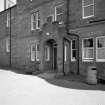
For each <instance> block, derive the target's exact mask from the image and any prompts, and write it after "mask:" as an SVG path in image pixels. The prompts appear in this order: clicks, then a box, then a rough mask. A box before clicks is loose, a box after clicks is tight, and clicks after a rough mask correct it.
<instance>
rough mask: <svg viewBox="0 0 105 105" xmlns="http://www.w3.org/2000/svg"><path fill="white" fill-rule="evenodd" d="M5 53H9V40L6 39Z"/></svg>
mask: <svg viewBox="0 0 105 105" xmlns="http://www.w3.org/2000/svg"><path fill="white" fill-rule="evenodd" d="M6 52H10V38H7V39H6Z"/></svg>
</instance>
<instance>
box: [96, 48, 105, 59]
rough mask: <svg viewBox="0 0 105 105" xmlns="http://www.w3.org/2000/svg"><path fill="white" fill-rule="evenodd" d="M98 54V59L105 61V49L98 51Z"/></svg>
mask: <svg viewBox="0 0 105 105" xmlns="http://www.w3.org/2000/svg"><path fill="white" fill-rule="evenodd" d="M97 54H98V55H97V58H98V59H105V48H100V49H97Z"/></svg>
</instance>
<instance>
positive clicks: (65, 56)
mask: <svg viewBox="0 0 105 105" xmlns="http://www.w3.org/2000/svg"><path fill="white" fill-rule="evenodd" d="M64 62H67V45H66V44H65V45H64Z"/></svg>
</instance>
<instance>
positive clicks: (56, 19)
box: [55, 3, 64, 24]
mask: <svg viewBox="0 0 105 105" xmlns="http://www.w3.org/2000/svg"><path fill="white" fill-rule="evenodd" d="M63 5H64V3H62V4H59V5H57V6H55V21H57V16H58V15H62V14H64V13H60V14H57V8H59V7H61V6H63ZM59 24H62V21H60V22H59Z"/></svg>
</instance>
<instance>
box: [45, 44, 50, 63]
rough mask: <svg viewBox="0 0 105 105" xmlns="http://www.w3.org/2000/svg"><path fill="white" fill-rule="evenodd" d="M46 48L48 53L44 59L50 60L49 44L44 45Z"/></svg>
mask: <svg viewBox="0 0 105 105" xmlns="http://www.w3.org/2000/svg"><path fill="white" fill-rule="evenodd" d="M45 49H46V51H47V52H46V53H47V54H48V55H47V57H46V55H45V61H50V47H49V46H45Z"/></svg>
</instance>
